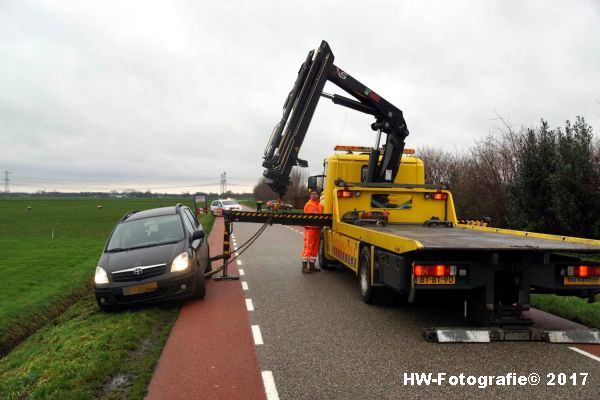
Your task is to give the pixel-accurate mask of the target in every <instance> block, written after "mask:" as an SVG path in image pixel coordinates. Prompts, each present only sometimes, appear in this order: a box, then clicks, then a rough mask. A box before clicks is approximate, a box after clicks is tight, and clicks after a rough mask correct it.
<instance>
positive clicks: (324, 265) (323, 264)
mask: <svg viewBox="0 0 600 400" xmlns="http://www.w3.org/2000/svg"><path fill="white" fill-rule="evenodd" d="M324 237H325V235H324V234H323V232H322V231H321V237H320V239H319V267H320V268H321V269H334V268H335V267H336V264H335V262H334V261H333V260H329V259H328V258H326V257H325V240H324Z"/></svg>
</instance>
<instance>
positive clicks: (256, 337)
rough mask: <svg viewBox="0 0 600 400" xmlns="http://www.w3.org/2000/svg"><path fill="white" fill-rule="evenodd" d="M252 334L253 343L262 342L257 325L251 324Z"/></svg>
mask: <svg viewBox="0 0 600 400" xmlns="http://www.w3.org/2000/svg"><path fill="white" fill-rule="evenodd" d="M252 336H253V337H254V344H255V345H259V344H264V343H263V339H262V335H261V334H260V328H259V327H258V325H252Z"/></svg>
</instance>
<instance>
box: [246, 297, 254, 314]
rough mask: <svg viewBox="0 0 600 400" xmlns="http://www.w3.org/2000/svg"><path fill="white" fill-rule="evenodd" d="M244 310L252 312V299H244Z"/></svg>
mask: <svg viewBox="0 0 600 400" xmlns="http://www.w3.org/2000/svg"><path fill="white" fill-rule="evenodd" d="M246 308H247V309H248V311H254V304H252V299H246Z"/></svg>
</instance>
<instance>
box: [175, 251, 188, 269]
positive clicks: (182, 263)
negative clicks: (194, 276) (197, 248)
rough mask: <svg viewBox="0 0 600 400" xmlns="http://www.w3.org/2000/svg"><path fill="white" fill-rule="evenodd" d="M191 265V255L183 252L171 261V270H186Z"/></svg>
mask: <svg viewBox="0 0 600 400" xmlns="http://www.w3.org/2000/svg"><path fill="white" fill-rule="evenodd" d="M189 267H190V256H189V255H188V253H185V252H184V253H181V254H180V255H178V256H177V257H175V259H174V260H173V262H172V263H171V272H178V271H185V270H186V269H188V268H189Z"/></svg>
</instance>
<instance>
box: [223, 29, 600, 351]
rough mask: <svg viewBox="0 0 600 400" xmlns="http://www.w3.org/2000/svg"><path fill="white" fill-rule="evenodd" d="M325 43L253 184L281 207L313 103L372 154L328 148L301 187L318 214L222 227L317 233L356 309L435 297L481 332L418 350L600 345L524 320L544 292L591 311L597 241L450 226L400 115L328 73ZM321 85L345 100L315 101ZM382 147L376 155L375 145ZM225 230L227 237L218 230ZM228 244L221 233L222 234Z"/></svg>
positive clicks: (325, 260) (438, 331)
mask: <svg viewBox="0 0 600 400" xmlns="http://www.w3.org/2000/svg"><path fill="white" fill-rule="evenodd" d="M333 62H334V55H333V52H332V51H331V48H330V47H329V45H328V43H327V42H326V41H322V42H321V45H320V46H319V48H318V49H316V50H312V51H310V52H309V53H308V55H307V57H306V59H305V61H304V62H303V63H302V65H301V67H300V70H299V72H298V76H297V79H296V81H295V84H294V86H293V88H292V90H291V91H290V93H289V95H288V97H287V99H286V101H285V103H284V106H283V116H282V118H281V120H280V121H279V123H278V124H277V125H276V127H275V129H274V131H273V133H272V135H271V138H270V139H269V142H268V145H267V147H266V149H265V153H264V162H263V167H265V171H264V177H265V180H266V182H267V183H268V184H269V185H270V187H271V188H272V189H273V190H274V191H275V192H277V193H279V195H280V196H281V197H283V196H284V195H285V192H286V188H287V186H288V184H289V176H290V172H291V170H292V168H293V167H294V166H300V167H305V166H307V162H306V161H304V160H302V159H300V158H299V157H298V155H299V152H300V148H301V146H302V142H303V140H304V137H305V135H306V132H307V130H308V127H309V125H310V122H311V119H312V117H313V114H314V111H315V109H316V106H317V104H318V101H319V99H320V98H321V97H323V98H327V99H329V100H331V101H333V103H335V104H338V105H341V106H343V107H347V108H350V109H353V110H355V111H358V112H362V113H365V114H369V115H372V116H373V117H374V119H375V121H374V122H373V123H372V124H371V129H372V130H373V131H375V132H376V134H375V143H374V146H373V147H372V148H364V147H353V146H339V147H337V148H336V149H335V150H336V151H337V152H336V153H334V154H332V155H330V156H329V157H328V158H327V159H326V160H325V163H324V172H323V174H322V175H318V176H311V177H309V179H308V187H309V189H313V188H315V189H317V190H319V191H320V192H321V200H322V204H323V209H324V214H322V215H317V216H315V215H307V214H288V213H254V212H246V211H241V212H240V211H233V212H230V213H227V214H226V226H229V224H231V223H233V222H265V221H268V223H280V224H287V225H319V226H322V227H323V229H322V233H321V243H320V249H319V257H318V258H319V263H320V266H321V267H322V268H324V269H327V268H329V267H331V266H332V265H334V264H337V265H343V266H344V267H347V268H349V269H350V270H352V271H354V273H356V275H357V277H358V281H359V285H358V286H359V289H360V296H361V297H362V300H363V301H364V302H366V303H371V302H373V301H374V300H376V295H377V292H378V291H381V290H382V289H383V288H387V289H391V290H393V291H395V292H397V294H398V295H399V296H403V297H405V298H406V300H407V301H408V302H409V303H413V302H417V301H418V300H419V299H420V298H425V297H428V296H430V295H432V294H433V293H434V292H445V293H450V294H456V295H457V296H461V298H462V299H464V310H465V316H467V315H469V316H472V317H474V318H475V319H476V320H477V321H478V322H479V323H480V324H482V325H484V326H485V328H481V329H479V328H478V329H471V328H464V329H463V328H437V327H433V328H424V329H423V336H424V338H425V339H426V340H430V341H438V342H468V341H476V342H489V341H496V340H544V341H550V342H580V343H581V342H583V343H600V335H599V332H598V331H597V330H593V329H591V330H583V331H572V332H564V331H560V332H557V331H539V330H536V329H533V328H532V324H533V321H532V320H531V319H528V318H526V317H525V316H524V315H523V311H527V310H529V309H530V294H531V293H532V292H535V293H553V294H557V295H570V296H578V297H581V298H588V299H589V300H590V301H592V300H593V299H594V298H595V296H596V294H598V293H600V264H599V263H592V262H588V261H585V257H586V256H587V255H589V254H594V253H596V254H597V253H600V241H598V240H591V239H584V238H576V237H567V236H557V235H548V234H541V233H533V232H522V231H514V230H507V229H500V228H493V227H490V226H487V225H488V224H487V223H485V222H482V221H465V220H460V219H459V218H458V217H457V215H456V211H455V208H454V203H453V198H452V193H451V192H450V190H449V188H448V187H446V186H444V185H439V184H426V183H425V172H424V165H423V162H422V161H421V160H420V159H418V158H416V157H414V156H412V155H411V154H408V153H410V151H409V150H408V149H406V150H405V139H406V137H407V136H408V134H409V130H408V127H407V124H406V121H405V120H404V115H403V112H402V111H401V110H400V109H398V108H397V107H395V106H394V105H392V104H391V103H390V102H388V101H387V100H385V99H384V98H383V97H382V96H381V95H380V94H378V93H377V92H375V91H374V90H372V89H371V88H369V87H367V86H365V85H363V84H362V83H360V82H359V81H357V80H356V79H355V78H353V77H352V76H351V75H350V74H349V73H348V72H346V71H345V70H343V69H341V68H339V67H338V66H336V65H335V64H334V63H333ZM327 81H329V82H332V83H333V84H335V85H336V86H338V87H339V88H341V89H342V90H344V91H345V92H346V93H348V94H349V95H350V96H352V98H349V97H345V96H341V95H338V94H329V93H325V92H323V89H324V85H325V83H326V82H327ZM384 134H385V136H386V137H385V143H384V144H382V143H381V141H382V135H384ZM228 229H230V228H227V231H228ZM226 235H227V233H226Z"/></svg>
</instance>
